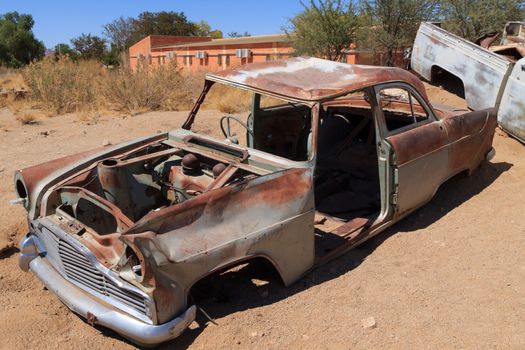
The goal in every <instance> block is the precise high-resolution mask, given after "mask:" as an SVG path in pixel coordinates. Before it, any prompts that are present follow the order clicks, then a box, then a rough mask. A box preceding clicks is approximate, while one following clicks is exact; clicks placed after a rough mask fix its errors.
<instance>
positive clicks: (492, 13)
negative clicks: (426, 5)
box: [440, 0, 525, 41]
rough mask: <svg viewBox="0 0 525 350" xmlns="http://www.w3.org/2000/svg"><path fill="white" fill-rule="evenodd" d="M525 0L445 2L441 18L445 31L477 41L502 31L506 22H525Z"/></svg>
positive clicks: (453, 0) (443, 2) (443, 0)
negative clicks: (485, 35)
mask: <svg viewBox="0 0 525 350" xmlns="http://www.w3.org/2000/svg"><path fill="white" fill-rule="evenodd" d="M524 3H525V2H524V1H523V0H442V2H441V9H440V15H441V16H442V19H443V22H444V23H443V25H444V27H445V29H447V30H449V31H452V32H454V33H456V34H458V35H460V36H462V37H463V38H466V39H469V40H471V41H474V40H476V39H478V38H480V37H481V36H482V35H484V34H487V33H491V32H496V31H501V30H503V27H504V25H505V22H507V21H519V20H523V19H524V16H525V13H524V10H525V6H524Z"/></svg>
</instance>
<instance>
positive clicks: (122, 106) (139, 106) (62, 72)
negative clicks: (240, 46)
mask: <svg viewBox="0 0 525 350" xmlns="http://www.w3.org/2000/svg"><path fill="white" fill-rule="evenodd" d="M148 68H149V67H146V66H140V67H138V69H136V70H135V71H132V70H131V69H129V68H119V69H115V70H108V69H106V68H104V67H102V66H101V65H100V63H97V62H92V61H78V62H73V61H71V60H69V59H68V58H61V59H59V60H58V61H55V60H52V59H44V60H42V61H40V62H36V63H32V64H30V65H29V66H27V67H26V68H24V70H23V73H22V74H23V77H24V80H25V82H26V84H27V86H28V88H29V90H30V91H31V101H30V102H31V106H38V107H41V108H42V109H45V110H47V111H50V112H51V113H52V114H61V113H68V112H75V111H81V112H80V113H81V114H82V115H79V119H80V120H81V121H89V120H91V119H92V118H91V117H90V116H89V115H88V114H89V113H91V112H86V111H99V110H101V109H106V108H109V109H111V110H116V111H126V112H128V113H130V114H137V113H141V112H146V111H152V110H187V109H190V108H191V107H192V106H193V104H194V103H195V100H196V99H197V97H198V96H199V94H200V92H201V91H202V88H203V83H204V72H199V73H188V72H185V71H183V70H182V69H181V68H179V67H177V66H176V65H175V64H174V63H170V64H166V65H162V66H159V67H156V68H155V69H148ZM1 103H2V102H1V101H0V104H1ZM250 105H251V93H249V92H246V91H243V90H239V89H236V88H231V87H226V86H223V85H220V84H215V86H213V88H212V89H211V91H210V93H209V95H208V97H207V98H206V101H205V104H204V105H203V108H207V109H218V110H220V111H221V112H223V113H239V112H243V111H246V110H249V108H250ZM14 108H17V107H16V106H14ZM19 110H20V109H18V111H19Z"/></svg>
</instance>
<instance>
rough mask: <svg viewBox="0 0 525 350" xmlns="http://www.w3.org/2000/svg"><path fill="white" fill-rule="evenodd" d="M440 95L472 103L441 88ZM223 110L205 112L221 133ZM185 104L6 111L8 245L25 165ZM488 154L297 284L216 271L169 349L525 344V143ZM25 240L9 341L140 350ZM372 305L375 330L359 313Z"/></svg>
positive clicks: (117, 134) (151, 126)
mask: <svg viewBox="0 0 525 350" xmlns="http://www.w3.org/2000/svg"><path fill="white" fill-rule="evenodd" d="M429 95H430V97H431V99H432V100H434V101H436V102H439V103H448V104H452V105H455V106H457V107H464V101H463V100H461V99H459V98H457V97H456V96H451V95H450V94H448V93H446V92H444V91H442V90H440V89H439V88H436V87H429ZM216 115H217V113H216V112H205V113H204V114H203V115H201V116H200V119H198V122H197V125H196V126H197V129H198V130H199V131H201V132H205V133H211V134H215V135H217V134H218V133H219V131H218V127H217V125H218V119H217V118H216ZM184 117H185V113H182V112H173V113H168V112H167V113H148V114H143V115H138V116H135V117H131V118H125V119H123V118H119V117H104V116H102V117H100V118H99V119H98V120H97V122H96V123H91V124H86V123H82V122H80V121H79V120H78V117H76V116H75V115H67V116H60V117H54V118H43V119H41V120H40V121H39V123H38V124H36V125H25V126H22V125H20V124H18V123H17V122H16V121H15V118H14V116H13V115H12V114H11V113H10V112H9V111H8V110H7V109H2V110H0V154H1V157H0V222H1V227H0V247H4V246H5V245H9V244H10V242H17V241H18V239H19V238H20V237H21V235H22V234H23V233H25V223H24V211H23V210H22V209H21V208H20V207H18V206H9V205H8V204H7V201H8V200H9V199H12V198H13V197H14V193H13V190H12V174H13V172H14V171H15V170H16V169H19V168H23V167H26V166H29V165H33V164H36V163H40V162H45V161H47V160H50V159H53V158H56V157H60V156H63V155H67V154H72V153H76V152H79V151H82V150H86V149H89V148H92V147H97V146H100V145H102V143H103V142H106V140H107V141H110V142H112V143H116V142H120V141H124V140H129V139H133V138H135V137H138V136H141V135H147V134H151V133H155V132H157V131H158V130H167V129H170V128H173V127H177V126H179V125H181V122H182V121H183V119H184ZM494 145H495V148H496V150H497V155H496V157H495V158H494V159H493V160H492V162H491V163H488V164H484V165H483V166H482V167H481V169H480V170H479V171H478V172H477V173H475V174H474V175H473V176H471V177H464V178H457V179H454V180H452V181H450V182H448V183H446V184H445V185H444V186H443V187H442V188H441V189H440V191H439V192H438V193H437V195H436V197H435V198H434V200H433V201H432V202H431V203H429V204H428V205H426V206H425V207H423V208H422V209H420V210H418V211H417V212H416V213H414V214H413V215H411V216H410V217H408V218H407V219H405V220H403V221H402V222H400V223H398V224H396V225H395V226H393V227H392V228H390V229H389V230H388V231H386V232H384V233H382V234H380V235H379V236H377V237H376V238H374V239H373V240H372V241H370V242H368V243H366V244H364V245H362V246H361V247H360V248H358V249H355V250H354V251H352V252H350V253H348V254H346V255H344V256H343V257H341V258H339V259H337V260H335V261H333V262H331V263H329V264H327V265H325V266H323V267H321V268H319V269H317V270H315V271H314V272H312V273H310V274H309V275H307V276H306V277H305V278H303V279H302V280H300V281H299V282H298V283H296V284H294V285H293V286H291V287H289V288H284V287H283V286H282V285H281V284H280V283H279V281H278V279H277V277H276V276H275V275H273V274H271V273H270V272H268V271H267V270H265V269H264V268H261V267H257V266H254V267H252V266H248V267H246V268H242V269H237V270H236V271H233V272H229V273H226V274H224V275H222V276H220V277H217V278H216V279H215V280H213V281H212V283H211V284H210V286H209V287H208V288H204V290H205V291H206V293H204V295H202V296H201V297H200V305H201V306H202V307H203V308H204V309H205V310H206V311H207V312H208V313H209V314H210V315H211V316H212V317H213V318H215V319H216V321H217V323H218V325H214V324H212V323H210V322H208V321H207V320H206V319H205V318H204V317H203V316H202V315H199V317H198V322H194V323H193V324H192V325H191V327H190V328H191V329H189V330H187V331H186V332H185V333H184V334H183V335H182V336H181V337H179V338H178V339H176V340H174V341H172V342H170V343H167V344H164V345H162V346H161V348H162V349H179V348H192V349H201V348H223V349H231V348H239V349H241V348H268V349H290V348H293V349H298V348H301V349H324V348H326V349H369V348H417V349H420V348H432V349H435V348H513V349H523V348H525V253H524V252H525V224H524V222H525V220H524V219H525V191H524V190H523V189H524V187H525V147H524V146H523V145H521V144H519V143H518V142H517V141H515V140H513V139H511V138H508V137H506V136H505V135H504V134H503V133H501V132H498V133H497V135H496V138H495V141H494ZM17 257H18V252H17V249H16V248H14V247H13V248H8V249H6V250H5V251H4V252H2V253H0V334H1V335H2V336H1V338H0V348H2V349H28V348H37V347H38V348H40V349H55V348H75V349H98V348H112V349H132V348H134V346H133V345H132V344H129V343H128V342H126V341H125V340H123V339H122V338H121V337H119V336H118V335H116V334H114V333H113V332H111V331H108V330H104V329H100V328H93V327H91V326H89V325H88V324H87V323H86V322H84V321H83V320H82V319H81V318H79V317H78V316H76V315H75V314H73V313H71V312H70V311H69V310H68V309H67V308H66V307H65V306H63V305H62V304H61V303H60V302H59V301H58V300H57V298H56V297H55V296H54V295H53V294H52V293H51V292H49V291H47V290H45V289H44V288H43V287H42V285H41V283H40V282H39V281H38V280H37V279H36V278H35V277H34V276H33V275H32V274H30V273H24V272H22V271H20V270H19V269H18V266H17ZM368 317H373V318H374V319H375V322H376V327H374V328H364V327H363V325H362V320H363V319H365V318H368Z"/></svg>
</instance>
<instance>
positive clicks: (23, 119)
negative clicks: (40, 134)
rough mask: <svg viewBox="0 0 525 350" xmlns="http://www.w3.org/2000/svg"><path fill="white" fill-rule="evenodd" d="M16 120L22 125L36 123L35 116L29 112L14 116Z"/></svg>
mask: <svg viewBox="0 0 525 350" xmlns="http://www.w3.org/2000/svg"><path fill="white" fill-rule="evenodd" d="M16 121H17V122H19V123H20V124H22V125H29V124H36V123H37V120H36V117H35V116H34V115H33V114H31V113H22V114H19V115H17V116H16Z"/></svg>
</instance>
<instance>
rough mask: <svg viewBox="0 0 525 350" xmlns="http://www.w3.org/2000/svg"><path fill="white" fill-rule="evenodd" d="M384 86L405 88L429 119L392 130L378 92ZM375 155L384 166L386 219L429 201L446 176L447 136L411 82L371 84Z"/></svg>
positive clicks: (444, 129)
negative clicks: (377, 136) (377, 137)
mask: <svg viewBox="0 0 525 350" xmlns="http://www.w3.org/2000/svg"><path fill="white" fill-rule="evenodd" d="M387 88H398V89H403V90H406V91H408V92H409V93H410V94H411V95H412V96H413V98H415V99H416V100H417V101H418V103H419V104H420V105H421V106H422V107H423V109H424V110H425V111H426V113H427V115H428V118H427V119H426V120H424V121H420V122H416V123H413V124H410V125H407V126H404V127H401V128H398V129H395V130H392V131H389V130H388V128H387V125H386V120H385V116H384V113H383V109H382V108H381V96H380V92H381V90H383V89H387ZM374 97H375V103H376V104H377V108H375V110H374V111H375V120H376V122H377V129H378V130H377V135H379V140H378V144H377V147H378V155H379V159H380V170H381V168H382V167H381V161H383V162H384V163H385V164H387V166H385V169H384V171H385V175H386V181H385V183H386V186H385V189H386V190H385V192H386V193H384V194H383V193H382V195H384V196H385V197H386V198H385V200H386V201H387V203H388V206H389V208H388V210H387V211H386V212H385V216H386V218H388V217H391V218H393V219H396V218H398V217H401V216H405V215H407V214H408V213H410V212H411V211H413V210H415V209H417V208H418V207H420V206H421V205H423V204H425V203H426V202H428V201H429V200H430V199H431V198H432V197H433V196H434V194H435V192H436V190H437V188H439V186H440V185H441V183H442V182H443V180H444V179H445V178H446V176H447V167H448V157H449V150H448V135H447V131H446V128H445V127H444V126H443V125H442V122H441V121H440V120H439V119H438V118H437V117H436V114H435V113H434V111H433V109H432V107H431V106H430V104H429V103H428V102H427V100H426V99H425V98H423V96H422V95H421V94H420V93H419V91H418V90H417V89H415V88H414V87H413V86H411V85H410V84H407V83H404V82H387V83H383V84H378V85H375V86H374Z"/></svg>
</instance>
